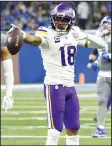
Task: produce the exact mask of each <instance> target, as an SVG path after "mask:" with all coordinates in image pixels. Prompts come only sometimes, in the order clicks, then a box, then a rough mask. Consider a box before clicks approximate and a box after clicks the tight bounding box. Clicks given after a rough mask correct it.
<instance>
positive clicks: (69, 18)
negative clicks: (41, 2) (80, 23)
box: [51, 4, 75, 32]
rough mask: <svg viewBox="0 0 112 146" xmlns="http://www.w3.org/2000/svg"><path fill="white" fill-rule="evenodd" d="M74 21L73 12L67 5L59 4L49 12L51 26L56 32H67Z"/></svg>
mask: <svg viewBox="0 0 112 146" xmlns="http://www.w3.org/2000/svg"><path fill="white" fill-rule="evenodd" d="M74 19H75V11H74V10H73V9H72V7H71V6H69V5H66V4H60V5H58V6H56V7H55V8H54V9H53V10H52V11H51V26H52V28H53V29H54V30H56V31H58V32H68V31H69V30H70V28H71V27H72V25H73V24H74Z"/></svg>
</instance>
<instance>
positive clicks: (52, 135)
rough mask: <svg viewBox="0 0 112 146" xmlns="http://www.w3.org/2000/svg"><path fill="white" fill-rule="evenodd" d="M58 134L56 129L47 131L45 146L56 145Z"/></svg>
mask: <svg viewBox="0 0 112 146" xmlns="http://www.w3.org/2000/svg"><path fill="white" fill-rule="evenodd" d="M59 136H60V132H59V131H58V130H56V129H49V130H48V135H47V141H46V145H57V144H58V140H59Z"/></svg>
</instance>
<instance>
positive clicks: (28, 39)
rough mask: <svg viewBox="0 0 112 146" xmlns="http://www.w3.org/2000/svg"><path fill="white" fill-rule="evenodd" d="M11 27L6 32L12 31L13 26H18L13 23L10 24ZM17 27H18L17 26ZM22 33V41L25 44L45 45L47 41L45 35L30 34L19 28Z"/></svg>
mask: <svg viewBox="0 0 112 146" xmlns="http://www.w3.org/2000/svg"><path fill="white" fill-rule="evenodd" d="M11 26H12V28H11V29H10V30H9V31H8V33H10V32H12V31H13V30H14V29H15V28H18V27H17V26H15V25H14V24H11ZM18 29H19V28H18ZM19 30H20V31H21V33H22V35H23V41H24V42H25V43H27V44H31V45H34V46H40V45H47V44H48V41H47V39H46V38H45V37H43V36H34V35H30V34H28V33H26V32H24V31H23V30H21V29H19Z"/></svg>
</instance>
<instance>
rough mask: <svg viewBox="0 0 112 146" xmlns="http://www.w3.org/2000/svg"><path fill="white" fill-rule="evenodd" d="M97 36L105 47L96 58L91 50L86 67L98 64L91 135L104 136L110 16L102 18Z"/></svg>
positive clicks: (109, 95) (108, 91)
mask: <svg viewBox="0 0 112 146" xmlns="http://www.w3.org/2000/svg"><path fill="white" fill-rule="evenodd" d="M96 35H97V36H99V37H101V38H103V39H104V41H105V42H106V43H107V47H106V48H104V50H103V51H101V52H99V57H98V60H96V61H95V62H93V61H94V60H95V59H96V56H97V54H98V51H97V50H96V49H94V50H93V53H92V54H91V55H90V57H89V59H90V61H89V64H88V67H89V68H92V69H93V70H96V69H97V68H98V66H99V69H100V71H99V72H98V77H97V96H98V112H97V130H96V132H95V133H93V137H104V136H106V132H105V128H104V123H105V117H106V114H107V111H108V109H109V107H110V105H111V100H112V99H111V98H112V93H111V86H112V85H111V62H112V60H111V18H110V17H109V16H106V17H104V18H103V19H102V21H101V23H100V26H99V29H98V31H97V33H96Z"/></svg>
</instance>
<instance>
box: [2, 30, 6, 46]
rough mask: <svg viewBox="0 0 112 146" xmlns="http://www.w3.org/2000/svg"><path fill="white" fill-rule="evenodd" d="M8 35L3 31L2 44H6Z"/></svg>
mask: <svg viewBox="0 0 112 146" xmlns="http://www.w3.org/2000/svg"><path fill="white" fill-rule="evenodd" d="M6 40H7V35H6V34H3V33H1V46H6Z"/></svg>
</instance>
